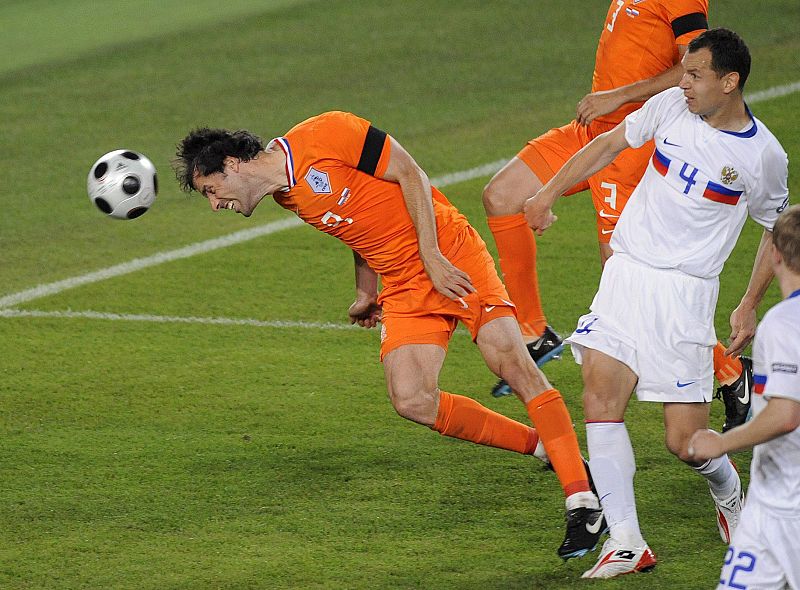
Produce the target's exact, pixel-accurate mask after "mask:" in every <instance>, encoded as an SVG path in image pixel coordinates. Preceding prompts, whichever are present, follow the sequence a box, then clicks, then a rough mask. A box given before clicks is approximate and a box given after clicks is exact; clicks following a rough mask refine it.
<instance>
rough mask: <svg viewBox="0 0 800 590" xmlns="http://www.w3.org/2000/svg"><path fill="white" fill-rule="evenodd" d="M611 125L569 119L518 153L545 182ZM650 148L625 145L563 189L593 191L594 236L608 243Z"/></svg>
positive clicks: (531, 141)
mask: <svg viewBox="0 0 800 590" xmlns="http://www.w3.org/2000/svg"><path fill="white" fill-rule="evenodd" d="M621 124H624V123H621ZM614 127H615V125H611V124H608V123H598V122H595V121H593V122H592V123H591V124H590V125H588V126H585V125H580V124H578V122H577V121H572V122H571V123H569V124H567V125H564V126H563V127H557V128H555V129H551V130H550V131H548V132H547V133H545V134H543V135H540V136H539V137H537V138H536V139H532V140H530V141H529V142H528V143H527V144H526V145H525V147H524V148H522V150H520V152H519V153H518V154H517V157H518V158H519V159H520V160H522V161H523V162H525V164H527V166H528V167H529V168H530V169H531V170H532V171H533V173H534V174H536V176H537V177H538V178H539V180H541V181H542V183H546V182H547V181H549V180H550V179H551V178H553V176H554V175H555V173H556V172H557V171H558V170H560V169H561V167H562V166H563V165H564V164H565V163H566V161H567V160H569V159H570V158H571V157H572V156H573V155H575V154H576V153H577V152H578V151H579V150H580V149H581V148H583V147H584V146H585V145H586V144H588V143H589V142H590V141H592V140H593V139H594V138H595V137H597V136H598V135H600V134H601V133H605V132H606V131H610V130H611V129H613V128H614ZM653 149H654V145H653V143H652V142H647V143H646V144H644V145H643V146H642V147H640V148H637V149H632V148H628V149H625V150H623V151H622V153H620V154H619V155H618V156H617V157H616V159H615V160H614V161H613V162H611V164H609V165H608V166H606V167H605V168H603V169H602V170H601V171H600V172H598V173H597V174H595V175H593V176H591V177H589V179H588V180H587V181H585V182H582V183H579V184H576V185H575V186H573V187H572V188H570V189H569V190H568V191H567V192H566V193H565V194H566V195H573V194H575V193H578V192H581V191H585V190H591V191H592V202H593V204H594V208H595V211H596V219H597V239H598V240H599V241H600V242H603V243H608V241H609V240H610V239H611V234H612V232H613V231H614V227H616V225H617V219H619V214H620V213H621V212H622V210H623V209H624V208H625V204H626V203H627V202H628V199H629V198H630V196H631V194H632V193H633V189H634V188H636V185H637V184H639V180H641V178H642V175H643V174H644V171H645V169H646V168H647V163H648V162H649V160H650V157H651V156H652V155H653Z"/></svg>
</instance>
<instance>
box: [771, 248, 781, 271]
mask: <svg viewBox="0 0 800 590" xmlns="http://www.w3.org/2000/svg"><path fill="white" fill-rule="evenodd" d="M769 247H770V249H771V250H772V267H773V268H777V267H778V266H779V265H780V264H781V263H782V262H783V256H781V253H780V252H778V249H777V248H776V247H775V244H774V243H771V244H770V245H769Z"/></svg>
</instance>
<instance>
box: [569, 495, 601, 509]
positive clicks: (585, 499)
mask: <svg viewBox="0 0 800 590" xmlns="http://www.w3.org/2000/svg"><path fill="white" fill-rule="evenodd" d="M565 504H566V506H567V510H575V509H576V508H592V509H597V508H600V502H598V501H597V496H595V495H594V494H593V493H592V492H575V493H574V494H571V495H569V496H567V499H566V501H565Z"/></svg>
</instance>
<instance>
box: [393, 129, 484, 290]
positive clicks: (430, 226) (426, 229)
mask: <svg viewBox="0 0 800 590" xmlns="http://www.w3.org/2000/svg"><path fill="white" fill-rule="evenodd" d="M389 139H390V141H391V155H390V157H389V163H388V165H387V167H386V172H385V173H384V174H383V176H382V178H384V179H385V180H390V181H392V182H397V183H398V184H399V185H400V188H401V190H402V191H403V199H404V200H405V203H406V207H407V209H408V213H409V215H411V221H412V222H413V224H414V229H415V230H416V232H417V242H418V244H419V254H420V258H421V259H422V264H423V265H424V266H425V272H426V273H427V274H428V277H430V279H431V282H432V283H433V286H434V287H435V288H436V290H437V291H438V292H439V293H441V294H442V295H445V296H446V297H449V298H450V299H458V298H460V297H464V296H465V295H467V294H468V293H472V292H473V291H475V287H473V286H472V281H471V280H470V278H469V276H468V275H467V273H465V272H463V271H462V270H460V269H458V268H456V267H455V266H453V264H451V262H450V261H449V260H447V258H445V256H444V255H443V254H442V252H441V251H440V250H439V241H438V237H437V233H436V216H435V214H434V210H433V196H432V195H431V183H430V180H429V179H428V175H427V174H425V172H424V171H423V170H422V168H420V167H419V165H418V164H417V163H416V161H414V158H412V157H411V155H410V154H409V153H408V152H407V151H406V150H405V149H404V148H403V146H401V145H400V144H399V143H398V142H397V141H396V140H395V139H394V138H391V137H390V138H389ZM387 215H391V211H389V212H387Z"/></svg>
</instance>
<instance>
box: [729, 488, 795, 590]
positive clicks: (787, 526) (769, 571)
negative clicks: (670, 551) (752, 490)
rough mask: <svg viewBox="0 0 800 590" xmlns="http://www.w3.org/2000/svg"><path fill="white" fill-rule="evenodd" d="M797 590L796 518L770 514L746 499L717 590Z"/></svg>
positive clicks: (753, 500)
mask: <svg viewBox="0 0 800 590" xmlns="http://www.w3.org/2000/svg"><path fill="white" fill-rule="evenodd" d="M787 585H788V587H789V588H800V516H797V515H793V516H789V517H787V515H778V514H774V513H772V512H770V511H768V510H767V509H765V508H764V507H763V506H762V505H761V504H760V503H759V502H758V498H755V497H753V496H748V498H747V502H745V504H744V510H743V511H742V516H741V520H740V521H739V526H738V527H736V532H734V533H733V539H732V541H731V545H730V547H728V551H727V552H726V553H725V561H724V564H723V566H722V572H721V573H720V576H719V586H717V589H718V590H726V589H728V588H747V589H748V590H767V589H773V588H786V587H787Z"/></svg>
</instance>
